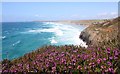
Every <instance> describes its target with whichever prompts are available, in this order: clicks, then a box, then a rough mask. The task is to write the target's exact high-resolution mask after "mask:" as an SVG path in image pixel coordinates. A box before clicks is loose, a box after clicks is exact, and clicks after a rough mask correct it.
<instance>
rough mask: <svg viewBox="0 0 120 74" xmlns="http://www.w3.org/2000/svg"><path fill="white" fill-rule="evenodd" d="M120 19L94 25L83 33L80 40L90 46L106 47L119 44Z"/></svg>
mask: <svg viewBox="0 0 120 74" xmlns="http://www.w3.org/2000/svg"><path fill="white" fill-rule="evenodd" d="M119 19H120V17H119V18H116V19H113V20H105V21H104V22H102V23H97V24H92V25H90V26H89V27H87V28H86V29H85V30H84V31H82V32H81V34H80V38H81V39H82V40H83V41H85V42H86V43H87V45H88V46H104V45H107V44H109V43H111V42H115V43H116V45H117V44H118V41H117V40H118V31H119V30H118V21H119V22H120V20H119Z"/></svg>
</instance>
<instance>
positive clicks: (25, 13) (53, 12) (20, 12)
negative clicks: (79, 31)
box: [0, 2, 118, 22]
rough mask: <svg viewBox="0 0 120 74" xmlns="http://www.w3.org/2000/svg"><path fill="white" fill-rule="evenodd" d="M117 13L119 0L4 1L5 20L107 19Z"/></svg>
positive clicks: (3, 18) (3, 15)
mask: <svg viewBox="0 0 120 74" xmlns="http://www.w3.org/2000/svg"><path fill="white" fill-rule="evenodd" d="M0 15H1V14H0ZM117 15H118V3H117V2H3V3H2V21H3V22H21V21H37V20H83V19H107V18H114V17H117Z"/></svg>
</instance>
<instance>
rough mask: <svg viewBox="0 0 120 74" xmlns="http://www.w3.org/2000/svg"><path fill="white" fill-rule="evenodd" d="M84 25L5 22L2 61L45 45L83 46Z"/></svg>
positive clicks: (84, 44) (3, 24)
mask: <svg viewBox="0 0 120 74" xmlns="http://www.w3.org/2000/svg"><path fill="white" fill-rule="evenodd" d="M85 28H86V27H85V26H82V25H70V24H60V23H52V22H3V23H2V37H1V38H2V59H6V58H7V59H10V60H11V59H14V58H18V57H20V56H23V55H24V54H26V53H29V52H32V51H33V50H36V49H37V48H40V47H42V46H45V45H72V44H73V45H81V46H83V47H87V45H86V43H84V42H83V41H82V40H80V39H79V35H80V32H81V31H82V30H83V29H85Z"/></svg>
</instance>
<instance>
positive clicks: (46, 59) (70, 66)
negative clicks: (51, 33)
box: [2, 45, 120, 73]
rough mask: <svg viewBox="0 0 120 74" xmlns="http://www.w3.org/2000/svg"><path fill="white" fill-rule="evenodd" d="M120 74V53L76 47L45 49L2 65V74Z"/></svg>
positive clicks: (116, 50) (50, 47) (51, 47)
mask: <svg viewBox="0 0 120 74" xmlns="http://www.w3.org/2000/svg"><path fill="white" fill-rule="evenodd" d="M5 72H40V73H80V72H101V73H105V72H110V73H119V72H120V50H119V49H113V48H106V49H104V48H88V49H85V48H82V47H78V46H73V45H68V46H67V45H65V46H46V47H43V48H40V49H38V50H36V51H33V52H31V53H29V54H26V55H24V56H23V57H21V58H18V59H15V60H12V61H9V60H3V61H2V73H5Z"/></svg>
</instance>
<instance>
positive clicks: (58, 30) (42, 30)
mask: <svg viewBox="0 0 120 74" xmlns="http://www.w3.org/2000/svg"><path fill="white" fill-rule="evenodd" d="M41 32H53V33H55V34H56V35H57V36H62V35H63V32H62V30H60V29H59V28H57V27H55V28H49V29H35V30H33V29H31V30H28V31H27V32H22V33H30V34H31V33H33V34H34V33H41Z"/></svg>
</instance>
